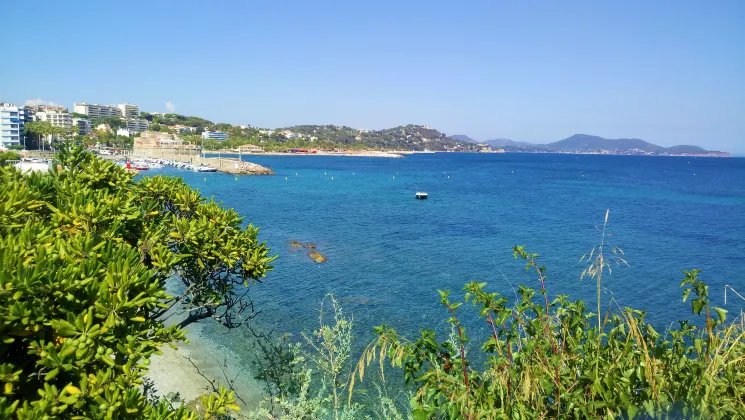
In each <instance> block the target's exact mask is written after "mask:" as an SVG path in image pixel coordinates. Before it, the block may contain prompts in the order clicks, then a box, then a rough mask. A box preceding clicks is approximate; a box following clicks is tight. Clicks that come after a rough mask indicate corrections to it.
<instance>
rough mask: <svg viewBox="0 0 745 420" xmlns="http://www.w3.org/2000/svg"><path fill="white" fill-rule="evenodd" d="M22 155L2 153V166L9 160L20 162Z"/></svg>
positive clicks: (0, 161) (0, 157)
mask: <svg viewBox="0 0 745 420" xmlns="http://www.w3.org/2000/svg"><path fill="white" fill-rule="evenodd" d="M20 159H21V155H20V154H18V153H16V152H0V165H2V164H4V163H5V162H7V161H9V160H20Z"/></svg>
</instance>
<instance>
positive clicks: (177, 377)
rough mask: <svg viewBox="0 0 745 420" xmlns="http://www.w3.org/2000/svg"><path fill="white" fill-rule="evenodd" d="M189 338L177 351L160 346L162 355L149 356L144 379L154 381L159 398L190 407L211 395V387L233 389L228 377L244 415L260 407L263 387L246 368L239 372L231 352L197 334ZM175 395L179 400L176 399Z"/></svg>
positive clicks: (178, 346)
mask: <svg viewBox="0 0 745 420" xmlns="http://www.w3.org/2000/svg"><path fill="white" fill-rule="evenodd" d="M187 337H188V339H189V342H188V343H183V342H182V343H178V344H177V345H176V347H177V349H176V350H174V349H173V348H171V346H169V345H168V344H165V345H163V346H161V347H159V349H160V351H161V352H163V354H162V355H157V354H154V355H153V356H152V357H150V365H149V366H148V372H147V374H146V375H145V378H147V379H148V380H150V381H152V383H153V385H154V390H155V392H156V395H157V396H158V397H159V398H166V399H167V400H169V401H172V402H173V403H175V404H189V403H191V402H193V401H194V400H198V399H200V398H201V397H202V396H203V395H205V394H212V393H213V386H212V384H215V386H216V387H217V388H219V387H220V386H224V387H225V388H228V389H230V386H229V384H228V378H229V379H230V380H231V381H233V388H234V390H235V392H236V404H237V405H238V406H239V407H240V408H241V412H244V413H245V412H247V411H248V410H250V409H254V408H256V407H257V406H259V404H260V403H261V402H262V401H263V398H264V396H263V388H262V385H261V384H260V383H259V382H258V381H256V380H255V379H254V378H253V375H252V374H251V372H250V371H249V369H248V368H247V367H245V365H244V367H243V368H240V369H238V370H236V368H238V367H240V364H239V363H237V361H238V358H237V356H236V355H235V354H233V352H232V351H230V350H229V349H226V348H222V347H221V346H219V345H216V343H214V342H211V341H210V340H205V339H204V338H202V337H201V336H199V335H198V334H192V333H190V334H187ZM189 360H191V362H190V361H189ZM192 363H193V364H192ZM208 379H209V380H208ZM210 381H211V382H212V383H210ZM176 395H178V399H174V397H175V396H176Z"/></svg>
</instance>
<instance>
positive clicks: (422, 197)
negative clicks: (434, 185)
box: [414, 192, 429, 200]
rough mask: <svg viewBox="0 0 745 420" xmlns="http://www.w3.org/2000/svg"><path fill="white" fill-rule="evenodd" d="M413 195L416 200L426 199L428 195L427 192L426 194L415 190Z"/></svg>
mask: <svg viewBox="0 0 745 420" xmlns="http://www.w3.org/2000/svg"><path fill="white" fill-rule="evenodd" d="M414 196H415V197H416V199H417V200H426V199H427V197H429V194H427V193H426V192H417V193H416V194H414Z"/></svg>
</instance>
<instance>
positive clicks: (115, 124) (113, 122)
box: [91, 117, 127, 131]
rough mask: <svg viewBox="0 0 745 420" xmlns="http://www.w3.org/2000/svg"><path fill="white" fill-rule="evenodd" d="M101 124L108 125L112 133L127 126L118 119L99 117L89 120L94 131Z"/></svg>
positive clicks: (122, 120)
mask: <svg viewBox="0 0 745 420" xmlns="http://www.w3.org/2000/svg"><path fill="white" fill-rule="evenodd" d="M101 124H108V125H109V127H110V128H111V129H112V130H114V131H116V129H117V128H122V127H126V125H127V123H126V121H124V119H122V118H119V117H100V118H94V119H92V120H91V126H92V127H93V129H94V130H95V129H96V127H98V126H99V125H101Z"/></svg>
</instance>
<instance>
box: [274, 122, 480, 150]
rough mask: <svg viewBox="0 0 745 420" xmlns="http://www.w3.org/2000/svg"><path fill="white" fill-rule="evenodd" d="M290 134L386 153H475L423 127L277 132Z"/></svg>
mask: <svg viewBox="0 0 745 420" xmlns="http://www.w3.org/2000/svg"><path fill="white" fill-rule="evenodd" d="M277 131H279V132H283V131H291V132H292V133H297V134H300V135H302V136H303V137H304V138H314V141H318V142H330V143H335V144H339V145H347V146H364V147H368V148H373V149H386V150H419V151H421V150H433V151H475V150H477V149H478V146H476V145H475V144H473V143H469V142H464V141H460V140H456V139H453V138H452V137H449V136H447V135H445V134H444V133H441V132H439V131H437V130H435V129H433V128H430V127H427V126H423V125H412V124H410V125H406V126H398V127H394V128H387V129H384V130H361V129H356V128H351V127H346V126H338V125H298V126H293V127H287V128H284V129H278V130H277Z"/></svg>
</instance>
